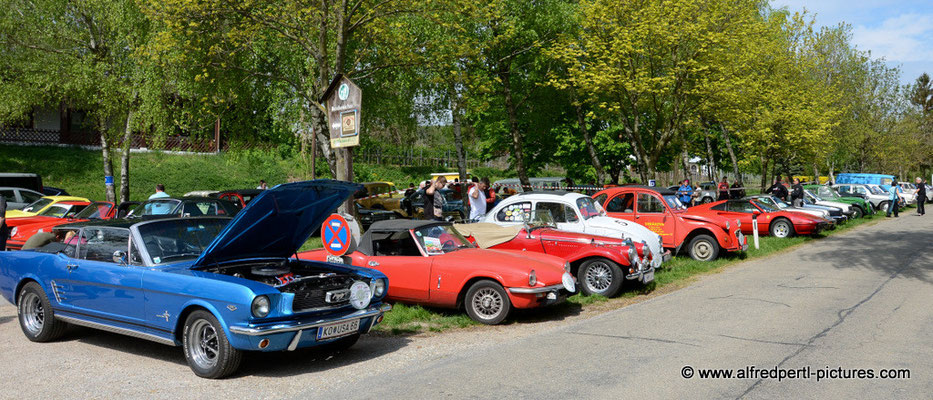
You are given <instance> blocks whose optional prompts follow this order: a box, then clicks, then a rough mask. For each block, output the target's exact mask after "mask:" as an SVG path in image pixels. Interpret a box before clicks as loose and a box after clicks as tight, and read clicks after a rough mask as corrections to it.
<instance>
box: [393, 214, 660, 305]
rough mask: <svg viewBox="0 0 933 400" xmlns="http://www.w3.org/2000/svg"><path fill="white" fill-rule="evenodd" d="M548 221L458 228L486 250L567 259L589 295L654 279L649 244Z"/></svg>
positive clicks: (609, 292) (609, 293)
mask: <svg viewBox="0 0 933 400" xmlns="http://www.w3.org/2000/svg"><path fill="white" fill-rule="evenodd" d="M546 221H547V220H546V219H544V220H542V219H537V221H534V222H532V223H528V224H525V225H524V226H521V225H519V226H507V227H503V226H499V225H496V224H492V223H475V224H463V225H456V227H457V229H458V230H459V231H460V232H463V233H464V234H466V235H469V236H468V237H467V238H468V239H471V240H473V241H475V242H476V243H477V245H479V246H480V247H481V248H484V249H493V250H514V251H521V252H534V253H543V254H549V255H553V256H557V257H560V258H562V259H564V260H565V261H567V262H569V263H570V271H571V273H572V274H573V275H574V276H575V277H576V278H577V282H579V284H580V290H581V291H582V292H583V294H586V295H594V294H598V295H601V296H606V297H612V296H615V295H617V294H619V292H620V291H621V290H622V282H623V281H624V280H637V281H639V282H641V283H645V284H647V283H649V282H651V281H653V280H654V267H652V266H651V257H652V254H651V252H650V251H649V252H648V254H647V256H645V255H644V254H645V251H644V249H645V248H646V247H647V245H645V244H643V243H632V242H631V240H630V239H627V240H622V239H618V238H611V237H603V236H594V235H589V234H585V233H577V232H566V231H559V230H557V229H555V228H554V225H553V224H549V223H547V222H546ZM522 254H527V253H522ZM623 277H624V279H623ZM390 282H391V280H390Z"/></svg>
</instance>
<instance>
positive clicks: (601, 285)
mask: <svg viewBox="0 0 933 400" xmlns="http://www.w3.org/2000/svg"><path fill="white" fill-rule="evenodd" d="M584 281H585V282H586V287H587V289H589V290H590V291H591V292H595V293H598V292H602V291H605V290H606V289H609V285H611V284H612V269H611V268H609V266H608V265H606V263H603V262H597V263H594V264H592V265H590V267H589V268H588V269H587V270H586V276H585V277H584Z"/></svg>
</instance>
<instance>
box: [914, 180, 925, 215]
mask: <svg viewBox="0 0 933 400" xmlns="http://www.w3.org/2000/svg"><path fill="white" fill-rule="evenodd" d="M915 182H916V183H917V215H923V214H926V210H924V207H923V203H926V202H927V185H926V183H925V182H923V179H920V177H919V176H918V177H917V179H916V180H915Z"/></svg>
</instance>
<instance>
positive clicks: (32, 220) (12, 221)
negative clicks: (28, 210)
mask: <svg viewBox="0 0 933 400" xmlns="http://www.w3.org/2000/svg"><path fill="white" fill-rule="evenodd" d="M59 220H64V219H62V218H56V217H46V216H41V215H36V216H32V217H20V218H7V220H6V226H9V227H14V226H21V225H30V224H36V223H40V222H45V223H48V222H50V221H59Z"/></svg>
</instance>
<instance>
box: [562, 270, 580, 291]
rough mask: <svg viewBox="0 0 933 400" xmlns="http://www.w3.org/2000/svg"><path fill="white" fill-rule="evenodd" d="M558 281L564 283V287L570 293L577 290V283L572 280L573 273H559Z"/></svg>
mask: <svg viewBox="0 0 933 400" xmlns="http://www.w3.org/2000/svg"><path fill="white" fill-rule="evenodd" d="M560 283H562V284H564V289H567V291H568V292H570V293H574V292H576V291H577V285H576V284H575V283H574V282H573V275H570V273H569V272H564V274H563V275H561V277H560Z"/></svg>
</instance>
